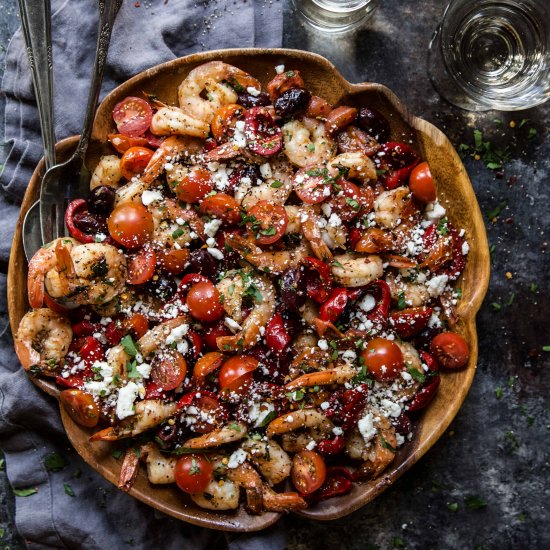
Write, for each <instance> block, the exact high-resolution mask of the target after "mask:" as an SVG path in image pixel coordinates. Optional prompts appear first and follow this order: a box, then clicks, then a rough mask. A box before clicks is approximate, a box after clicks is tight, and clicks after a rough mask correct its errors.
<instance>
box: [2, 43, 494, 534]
mask: <svg viewBox="0 0 550 550" xmlns="http://www.w3.org/2000/svg"><path fill="white" fill-rule="evenodd" d="M232 56H247V57H257V56H271V57H280V58H283V57H284V58H294V59H296V58H298V59H299V60H300V61H304V60H305V61H310V62H311V63H312V64H315V65H318V66H320V67H321V68H322V69H324V70H326V71H329V72H331V73H332V74H333V75H334V76H335V77H336V78H337V79H338V80H339V81H340V83H341V85H342V91H343V93H342V95H347V96H349V95H354V94H357V93H359V92H365V91H375V92H377V93H379V94H381V95H382V96H385V98H386V99H388V101H389V102H390V104H391V106H392V107H393V108H394V109H395V110H396V111H397V112H398V113H399V114H400V115H401V116H402V117H403V119H404V120H405V121H406V123H407V124H408V125H409V126H410V127H411V128H413V129H415V130H416V131H417V132H419V133H422V134H428V135H429V137H430V138H431V140H433V142H434V143H435V144H436V145H437V146H440V147H443V146H444V147H446V148H447V150H448V151H449V152H450V154H451V155H454V159H453V160H454V161H455V162H457V163H458V164H459V165H460V166H461V167H462V172H463V173H461V174H459V176H460V177H461V178H462V179H463V180H464V181H465V182H467V184H468V185H466V186H464V189H463V192H464V195H463V196H466V197H467V198H469V199H470V200H471V201H472V204H473V205H474V208H473V210H472V212H471V218H472V220H473V221H474V226H475V231H476V235H475V237H476V238H475V246H476V247H477V248H478V249H479V250H482V251H483V252H485V251H486V254H483V257H484V258H486V261H485V262H483V263H482V264H481V265H480V266H479V267H480V277H479V279H478V280H477V285H476V287H475V289H474V291H473V292H472V293H471V295H470V296H467V297H464V298H463V300H461V304H460V308H459V313H460V316H461V319H462V322H463V324H464V326H465V327H466V328H467V329H468V330H469V332H470V333H471V334H472V335H474V341H473V342H470V345H471V351H472V353H471V357H470V363H469V366H468V369H467V377H466V379H465V380H464V382H463V384H462V386H461V388H460V390H461V391H460V396H459V399H458V400H456V401H453V403H452V407H451V409H450V410H449V411H448V412H447V414H446V415H445V417H444V418H443V419H442V421H441V422H440V423H439V424H438V425H437V426H435V428H434V429H433V430H432V431H431V432H430V433H428V434H424V433H422V436H423V439H422V441H421V442H419V441H418V438H416V437H415V438H414V439H416V441H414V440H413V441H412V442H411V443H409V445H413V446H414V448H413V449H412V450H410V452H409V453H408V456H407V457H406V458H405V460H403V461H402V462H401V463H399V464H398V465H397V467H394V468H393V469H391V470H389V471H388V472H387V473H386V474H384V475H382V477H380V478H378V479H377V480H375V481H374V482H373V484H371V485H370V486H367V485H363V486H360V487H364V488H365V489H364V490H363V491H361V489H359V490H358V492H357V494H356V495H355V498H354V499H353V500H352V501H351V502H349V503H348V504H347V505H346V506H338V503H337V502H336V504H333V505H332V506H330V507H328V509H325V510H322V511H319V510H318V509H315V508H314V509H307V510H304V511H301V512H299V514H300V515H302V516H305V517H310V518H315V519H319V520H332V519H337V518H341V517H343V516H346V515H348V514H350V513H352V512H354V511H355V510H357V509H358V508H360V507H362V506H364V505H366V504H367V503H368V502H370V501H371V500H373V499H374V498H376V496H378V495H379V494H380V493H381V492H382V491H384V490H385V489H386V488H387V487H388V486H390V485H391V484H392V483H393V482H394V481H395V480H396V479H398V478H399V477H400V476H401V475H402V474H403V473H404V472H406V471H407V470H408V469H409V468H410V467H412V466H413V464H415V463H416V462H417V461H418V460H419V459H420V458H421V457H422V456H423V455H424V454H425V453H426V452H427V451H428V450H429V449H430V447H431V446H432V445H433V444H434V443H435V442H436V441H437V440H438V439H439V437H441V435H442V434H443V432H444V431H445V430H446V429H447V427H448V426H449V424H450V423H451V421H452V420H453V418H454V417H455V416H456V414H457V413H458V411H459V410H460V408H461V406H462V403H463V402H464V399H465V398H466V395H467V393H468V390H469V388H470V386H471V384H472V381H473V378H474V375H475V363H476V361H477V351H478V350H477V335H476V331H475V317H476V314H477V312H478V310H479V308H480V307H481V304H482V302H483V299H484V296H485V294H486V292H487V288H488V284H489V276H490V263H489V247H488V242H487V236H486V231H485V226H484V223H483V218H482V216H481V212H480V210H479V206H478V204H477V200H476V198H475V193H474V190H473V187H472V185H471V182H470V180H469V178H468V175H467V173H466V171H465V169H464V166H463V165H462V162H461V160H460V158H459V157H458V154H457V153H456V151H455V150H454V147H453V146H452V144H451V143H450V141H449V140H448V139H447V137H446V136H445V134H443V132H441V131H440V130H439V129H438V128H437V127H435V126H433V125H432V124H431V123H429V122H427V121H425V120H423V119H421V118H418V117H416V116H414V115H412V114H411V113H410V112H409V110H408V109H407V108H406V107H405V106H404V105H403V104H402V103H401V102H400V101H399V99H398V98H397V96H396V95H395V94H394V93H393V92H392V91H391V90H390V89H389V88H387V87H386V86H384V85H382V84H377V83H359V84H352V83H350V82H348V81H347V80H346V79H345V78H344V77H343V76H342V74H341V73H340V72H339V71H338V69H336V67H335V66H334V65H333V64H332V63H331V62H330V61H328V60H327V59H325V58H324V57H322V56H320V55H318V54H315V53H311V52H305V51H302V50H294V49H286V48H274V49H264V48H250V49H236V48H234V49H222V50H213V51H209V52H204V53H197V54H192V55H188V56H185V57H181V58H178V59H174V60H171V61H167V62H165V63H162V64H160V65H156V66H155V67H151V68H149V69H146V70H145V71H142V72H141V73H139V74H137V75H135V76H134V77H132V78H130V79H129V80H127V81H125V82H124V83H123V84H121V85H120V86H118V87H117V88H115V89H114V90H113V91H111V92H110V93H109V94H108V95H107V96H106V97H105V98H104V99H103V101H102V102H101V105H103V104H106V103H108V102H110V101H112V100H113V98H116V97H118V96H122V95H123V94H124V90H125V89H128V88H131V87H132V86H133V85H134V84H136V83H137V82H140V81H141V80H143V79H145V78H151V77H154V76H155V75H157V74H159V73H163V72H165V71H171V70H172V69H174V68H180V67H184V66H187V65H191V64H193V63H204V62H207V61H211V60H215V59H222V60H223V59H224V58H227V57H232ZM101 105H100V107H101ZM77 141H78V136H72V137H69V138H66V139H64V140H61V141H60V142H58V143H57V145H56V147H57V148H59V150H60V151H65V150H69V149H73V148H74V147H76V144H77ZM43 168H44V166H43V160H42V161H41V162H40V163H39V165H38V166H37V168H36V169H35V172H34V173H33V176H32V178H31V182H30V184H29V187H28V189H27V192H26V193H25V197H24V199H23V202H22V206H21V213H20V215H19V218H18V221H17V225H16V230H15V234H14V238H13V245H12V250H11V253H10V262H9V268H8V309H9V315H10V324H11V329H12V334H15V333H16V332H17V324H18V321H19V319H18V318H17V312H16V311H15V303H14V300H13V290H14V288H15V285H16V284H17V273H18V272H19V271H20V270H21V266H20V265H19V261H18V251H19V253H20V247H21V232H22V224H23V219H24V216H25V213H26V212H27V210H28V209H29V208H30V206H31V205H32V203H33V202H34V200H35V199H34V198H33V196H34V195H35V194H36V192H37V190H38V187H39V177H40V176H41V175H42V174H43ZM457 178H458V176H457ZM23 269H24V267H23ZM32 381H33V382H34V383H35V384H36V385H37V386H38V387H40V388H41V389H42V390H44V391H46V393H48V394H50V395H52V396H54V397H58V395H59V390H58V388H57V386H56V385H55V383H53V382H50V381H48V380H43V379H38V378H34V377H33V378H32ZM61 415H62V420H63V423H64V425H65V429H66V432H67V436H68V437H69V439H70V440H71V443H72V444H73V446H75V448H76V450H77V451H78V452H79V454H81V456H82V458H83V459H84V460H85V461H86V462H88V464H90V465H91V466H92V467H93V468H94V469H95V470H96V471H98V472H99V473H100V474H101V475H103V476H104V477H105V478H106V479H108V480H109V481H111V482H112V483H114V484H115V485H116V478H117V474H115V473H114V472H113V471H112V470H111V469H109V468H108V467H107V466H105V465H104V464H102V463H100V462H98V461H97V460H96V459H95V458H94V457H93V455H91V454H90V453H88V452H87V451H86V449H84V448H82V446H81V444H80V443H79V441H78V439H77V438H76V435H75V434H74V433H73V432H72V430H71V429H69V426H71V423H72V421H71V420H70V419H69V418H68V416H67V415H66V413H65V412H64V410H63V409H62V408H61ZM419 428H421V423H420V426H419ZM415 435H417V434H415ZM367 488H369V489H370V490H368V491H367ZM151 493H153V494H150V491H144V490H138V489H136V488H132V489H131V490H130V494H131V495H133V496H134V497H136V498H137V499H139V500H141V501H142V502H144V503H146V504H149V505H150V506H152V507H154V508H157V509H158V510H160V511H162V512H165V513H167V514H169V515H171V516H173V517H175V518H177V519H181V520H183V521H186V522H189V523H192V524H195V525H199V526H204V527H209V528H213V529H219V530H224V531H236V532H252V531H259V530H262V529H265V528H267V527H269V526H271V525H273V524H274V523H275V522H277V521H278V519H280V517H281V514H278V513H272V512H271V513H264V514H263V515H261V516H250V515H248V514H246V513H245V512H243V511H242V506H241V507H240V508H239V514H238V516H239V518H238V519H237V518H235V517H234V516H229V515H225V514H223V513H218V514H215V513H210V512H209V511H205V510H203V509H200V508H198V507H197V508H196V509H191V510H188V509H184V510H177V509H174V508H172V507H169V506H167V505H165V504H164V503H163V502H162V501H158V500H157V499H156V498H155V496H154V490H153V491H151ZM361 493H363V494H361ZM334 500H335V501H337V500H338V499H334ZM243 514H245V515H243ZM205 516H208V517H205ZM212 516H216V517H212ZM235 519H237V521H235ZM239 520H241V521H239Z"/></svg>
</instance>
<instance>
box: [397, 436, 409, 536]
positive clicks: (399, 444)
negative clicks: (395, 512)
mask: <svg viewBox="0 0 550 550" xmlns="http://www.w3.org/2000/svg"><path fill="white" fill-rule="evenodd" d="M395 441H396V442H397V446H398V447H401V445H403V443H405V438H404V437H403V436H402V435H401V434H398V433H396V434H395ZM403 525H404V526H405V527H407V524H406V523H404V524H403ZM405 527H403V529H405Z"/></svg>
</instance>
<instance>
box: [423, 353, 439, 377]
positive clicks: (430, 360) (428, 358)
mask: <svg viewBox="0 0 550 550" xmlns="http://www.w3.org/2000/svg"><path fill="white" fill-rule="evenodd" d="M420 359H422V361H423V362H424V363H425V365H426V366H427V367H428V369H430V372H439V365H438V364H437V361H436V359H435V357H434V356H433V355H432V354H431V353H428V352H427V351H424V350H421V351H420Z"/></svg>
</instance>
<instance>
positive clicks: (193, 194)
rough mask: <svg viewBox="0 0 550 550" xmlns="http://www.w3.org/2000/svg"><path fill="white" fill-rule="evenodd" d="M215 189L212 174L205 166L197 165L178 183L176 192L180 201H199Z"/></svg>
mask: <svg viewBox="0 0 550 550" xmlns="http://www.w3.org/2000/svg"><path fill="white" fill-rule="evenodd" d="M212 189H214V182H213V181H212V176H211V174H210V172H209V171H208V170H206V169H205V168H199V167H195V168H192V169H191V170H190V171H189V173H188V174H187V175H186V176H184V177H183V178H182V180H181V181H180V182H179V183H178V184H177V186H176V189H175V193H176V195H177V196H178V199H179V200H180V201H184V202H189V203H198V202H200V201H202V199H204V197H206V195H208V193H210V191H212Z"/></svg>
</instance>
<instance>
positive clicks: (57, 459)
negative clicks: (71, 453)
mask: <svg viewBox="0 0 550 550" xmlns="http://www.w3.org/2000/svg"><path fill="white" fill-rule="evenodd" d="M67 464H68V463H67V461H66V460H65V457H64V456H63V455H61V454H60V453H50V454H47V455H46V456H45V457H44V467H45V468H46V470H48V472H59V470H62V469H63V468H65V466H67Z"/></svg>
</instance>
